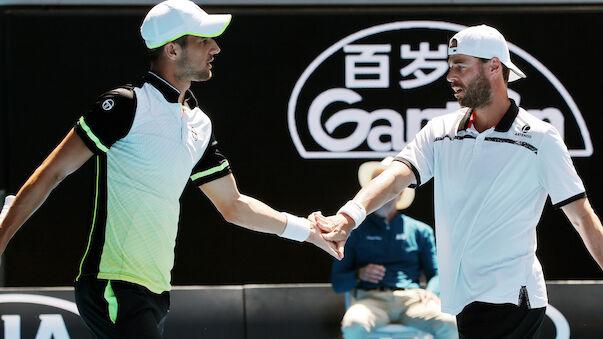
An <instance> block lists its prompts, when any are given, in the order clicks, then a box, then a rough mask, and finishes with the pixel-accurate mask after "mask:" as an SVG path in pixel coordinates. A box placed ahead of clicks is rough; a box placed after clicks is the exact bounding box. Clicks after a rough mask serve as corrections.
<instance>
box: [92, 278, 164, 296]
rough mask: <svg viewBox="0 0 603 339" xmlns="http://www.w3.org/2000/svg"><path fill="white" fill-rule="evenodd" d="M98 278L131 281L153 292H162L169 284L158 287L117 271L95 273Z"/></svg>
mask: <svg viewBox="0 0 603 339" xmlns="http://www.w3.org/2000/svg"><path fill="white" fill-rule="evenodd" d="M97 278H98V279H107V280H122V281H127V282H129V283H133V284H137V285H140V286H143V287H145V288H147V289H148V290H149V291H151V292H153V293H155V294H161V293H163V292H167V291H170V289H171V286H168V287H167V288H166V287H158V286H152V285H150V284H149V283H148V282H146V281H144V280H142V279H139V278H136V277H132V276H129V275H123V274H118V273H99V274H98V275H97Z"/></svg>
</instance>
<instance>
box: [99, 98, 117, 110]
mask: <svg viewBox="0 0 603 339" xmlns="http://www.w3.org/2000/svg"><path fill="white" fill-rule="evenodd" d="M114 106H115V101H113V99H107V100H105V101H103V103H102V104H101V108H102V109H103V110H105V111H110V110H111V109H112V108H113V107H114Z"/></svg>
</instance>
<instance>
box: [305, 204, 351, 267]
mask: <svg viewBox="0 0 603 339" xmlns="http://www.w3.org/2000/svg"><path fill="white" fill-rule="evenodd" d="M312 216H314V218H315V220H316V224H317V225H318V227H320V229H321V231H322V232H323V233H324V234H323V237H324V238H325V239H326V240H328V241H333V242H335V243H336V244H337V250H338V251H339V255H340V256H341V257H342V258H343V255H344V253H343V249H344V247H345V242H346V240H347V239H348V236H349V235H350V232H351V231H352V229H353V228H354V221H353V220H352V219H351V218H349V217H347V216H345V215H344V214H336V215H332V216H330V217H325V216H323V215H322V213H321V212H314V213H312Z"/></svg>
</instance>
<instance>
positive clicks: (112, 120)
mask: <svg viewBox="0 0 603 339" xmlns="http://www.w3.org/2000/svg"><path fill="white" fill-rule="evenodd" d="M135 112H136V97H135V96H134V89H133V87H120V88H116V89H113V90H111V91H108V92H106V93H104V94H102V95H101V96H100V97H99V98H98V100H97V101H96V103H94V105H92V107H91V108H90V110H88V112H86V114H84V115H83V116H82V117H81V118H80V119H79V120H78V122H77V123H76V125H75V131H76V132H77V134H78V135H79V136H80V138H82V140H83V141H84V143H85V144H86V146H88V148H90V150H91V151H92V152H94V153H96V154H103V153H106V152H107V151H109V148H111V146H112V145H113V144H114V143H115V142H116V141H117V140H119V139H121V138H123V137H125V136H126V135H127V134H128V132H129V131H130V128H132V123H133V122H134V114H135Z"/></svg>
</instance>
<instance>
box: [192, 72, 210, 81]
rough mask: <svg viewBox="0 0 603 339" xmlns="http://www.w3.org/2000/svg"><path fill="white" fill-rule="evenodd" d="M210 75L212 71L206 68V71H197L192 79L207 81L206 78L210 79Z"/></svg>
mask: <svg viewBox="0 0 603 339" xmlns="http://www.w3.org/2000/svg"><path fill="white" fill-rule="evenodd" d="M212 76H213V73H212V72H211V71H210V70H206V71H203V72H199V73H197V76H196V77H195V79H194V81H207V80H209V79H211V78H212Z"/></svg>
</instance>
